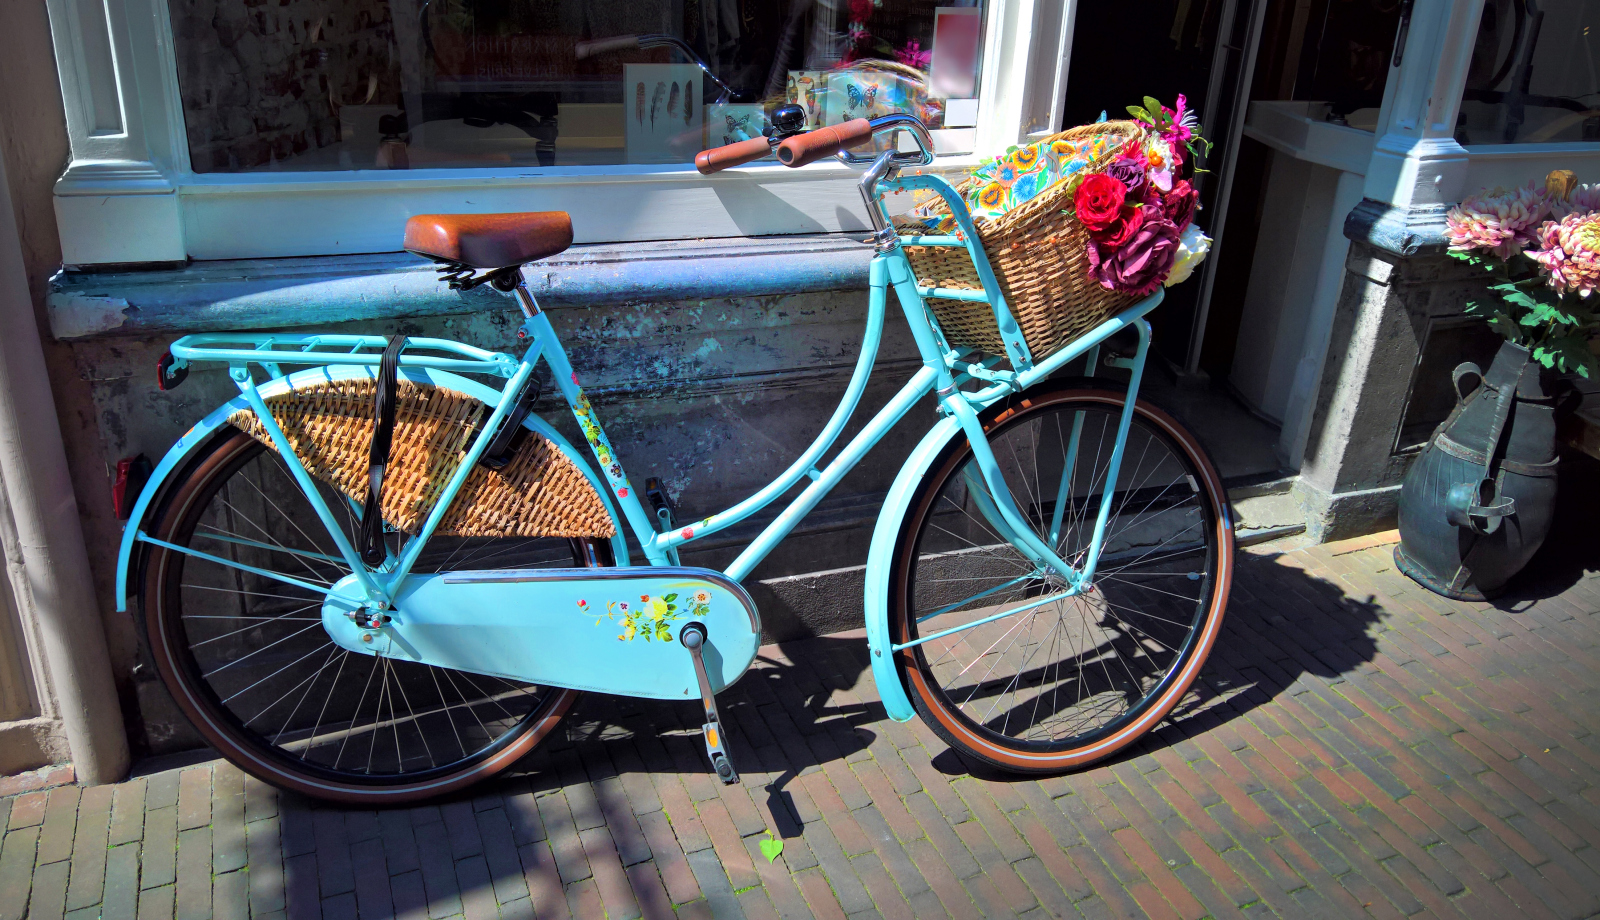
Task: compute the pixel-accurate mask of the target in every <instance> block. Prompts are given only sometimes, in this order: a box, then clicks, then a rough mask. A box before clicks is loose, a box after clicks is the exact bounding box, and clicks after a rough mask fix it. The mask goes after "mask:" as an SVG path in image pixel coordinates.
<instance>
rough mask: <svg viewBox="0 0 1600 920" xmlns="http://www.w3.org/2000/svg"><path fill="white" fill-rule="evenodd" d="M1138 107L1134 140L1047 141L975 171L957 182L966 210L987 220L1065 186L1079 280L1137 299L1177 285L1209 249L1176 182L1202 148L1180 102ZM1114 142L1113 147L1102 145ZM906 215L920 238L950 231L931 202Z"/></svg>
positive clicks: (1191, 203)
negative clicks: (1076, 234) (1077, 246)
mask: <svg viewBox="0 0 1600 920" xmlns="http://www.w3.org/2000/svg"><path fill="white" fill-rule="evenodd" d="M1144 103H1145V104H1144V105H1143V106H1129V107H1128V112H1129V114H1131V115H1132V116H1133V117H1134V119H1135V120H1136V121H1137V122H1138V123H1139V125H1140V126H1141V127H1142V128H1143V129H1144V130H1143V131H1142V132H1141V135H1142V136H1141V137H1139V138H1135V139H1132V140H1127V141H1123V140H1121V139H1120V136H1118V135H1114V134H1098V135H1089V136H1085V137H1080V138H1075V139H1062V138H1056V139H1052V140H1045V141H1040V142H1039V143H1036V144H1028V145H1025V146H1020V147H1012V148H1011V149H1009V150H1007V151H1006V152H1005V153H1004V154H1003V155H1001V156H999V157H996V158H994V159H992V160H989V161H988V162H986V163H984V164H983V165H981V166H979V167H978V168H977V169H976V170H974V171H973V173H972V178H971V180H970V181H968V182H966V183H964V184H963V186H962V189H963V192H964V197H965V200H966V204H967V210H968V211H970V212H971V213H972V216H973V217H974V218H987V219H989V220H995V219H997V218H999V217H1000V216H1001V215H1002V214H1005V213H1006V212H1007V211H1011V210H1013V209H1015V208H1017V207H1020V206H1021V205H1023V204H1025V203H1027V202H1028V201H1031V200H1033V199H1034V198H1036V197H1038V196H1039V195H1040V194H1042V193H1044V192H1045V191H1046V190H1050V189H1054V188H1055V187H1057V186H1059V185H1062V184H1063V183H1065V188H1066V191H1067V194H1068V196H1069V200H1070V201H1071V203H1072V206H1073V211H1074V212H1075V214H1076V216H1077V219H1078V222H1079V223H1081V224H1082V225H1083V227H1084V229H1085V230H1087V231H1088V234H1089V242H1088V245H1087V255H1088V264H1089V276H1090V277H1091V278H1093V279H1094V280H1095V281H1096V282H1098V283H1099V284H1100V286H1101V287H1103V288H1105V289H1106V290H1108V291H1115V292H1117V293H1122V294H1130V295H1133V296H1136V297H1143V296H1146V295H1148V294H1151V293H1153V292H1154V291H1155V289H1156V288H1158V287H1161V286H1162V285H1163V284H1166V285H1169V286H1170V285H1173V284H1177V283H1179V282H1181V281H1185V280H1187V279H1188V278H1189V276H1190V274H1191V273H1193V271H1194V267H1195V266H1196V265H1198V264H1199V263H1200V262H1201V261H1202V260H1203V259H1205V257H1206V253H1207V252H1209V251H1210V249H1211V239H1210V238H1209V237H1207V236H1206V235H1205V234H1204V233H1203V232H1201V230H1200V228H1199V227H1197V226H1195V225H1194V213H1195V211H1196V210H1197V209H1198V208H1199V200H1198V195H1197V194H1196V192H1195V189H1194V187H1193V186H1192V185H1190V183H1189V181H1188V180H1187V179H1181V178H1178V177H1179V175H1181V174H1182V172H1183V165H1184V163H1185V161H1186V160H1187V159H1188V158H1191V157H1193V156H1195V155H1196V154H1198V153H1199V152H1201V150H1202V149H1203V148H1208V147H1209V146H1210V145H1209V142H1207V141H1206V140H1205V139H1204V138H1202V137H1201V136H1200V135H1199V133H1198V127H1199V119H1198V118H1197V117H1196V115H1195V112H1194V110H1193V109H1190V108H1189V107H1188V101H1187V100H1186V99H1185V98H1184V97H1183V96H1181V95H1180V96H1178V101H1177V107H1176V108H1173V109H1169V108H1166V107H1165V106H1163V105H1161V104H1160V103H1159V102H1157V101H1156V100H1155V99H1152V98H1149V97H1145V100H1144ZM1104 120H1105V117H1104V116H1103V115H1102V116H1101V121H1102V122H1103V121H1104ZM1118 144H1120V145H1121V146H1120V149H1117V148H1115V147H1113V146H1111V145H1118ZM1108 158H1109V162H1108ZM1097 164H1098V165H1097ZM1062 213H1068V212H1065V211H1063V212H1062ZM912 217H914V218H919V219H923V223H924V225H925V230H924V231H923V232H928V233H949V232H953V229H954V221H953V220H951V219H950V218H949V216H948V215H947V214H945V213H944V212H943V211H942V210H940V209H938V208H937V206H935V207H934V208H932V209H927V210H925V211H923V212H922V213H919V211H913V212H912Z"/></svg>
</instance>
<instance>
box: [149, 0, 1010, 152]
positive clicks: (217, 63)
mask: <svg viewBox="0 0 1600 920" xmlns="http://www.w3.org/2000/svg"><path fill="white" fill-rule="evenodd" d="M169 8H170V10H171V15H172V29H173V36H174V46H175V52H176V55H177V62H178V83H179V87H180V90H181V94H182V99H183V111H184V120H185V127H186V129H187V134H188V142H189V154H190V160H191V163H192V166H193V168H194V170H195V171H196V172H203V173H204V172H259V171H266V170H355V169H408V168H409V169H424V168H439V167H494V166H524V167H530V166H531V167H540V166H608V165H615V164H641V163H669V164H671V163H682V164H688V163H690V162H692V161H693V159H694V155H695V153H697V152H698V151H700V150H702V149H704V148H706V147H714V146H719V145H721V144H724V143H732V142H734V141H737V140H743V139H744V138H746V137H747V136H752V135H755V134H759V133H761V132H762V130H763V128H764V126H765V125H766V118H767V116H768V115H769V114H770V112H771V111H772V109H774V108H775V107H776V106H778V105H781V104H782V103H784V102H785V101H794V102H798V103H799V104H801V105H803V106H804V107H805V108H806V112H807V116H808V121H809V125H810V126H812V127H817V126H821V125H826V124H835V123H838V122H841V121H847V120H849V119H851V118H857V117H861V116H863V115H870V116H877V115H884V114H888V113H890V112H910V113H912V114H915V115H917V116H919V117H921V118H922V119H923V120H924V121H925V122H927V123H928V124H929V126H930V127H933V128H936V129H946V130H945V131H944V132H943V133H942V134H941V135H940V136H939V137H940V147H941V150H943V151H944V152H959V151H964V150H970V149H971V140H972V138H971V136H972V135H973V133H974V132H973V131H972V130H970V129H971V128H973V127H974V126H975V125H976V120H977V98H978V94H979V86H978V76H979V73H980V68H981V63H982V62H981V60H980V58H981V49H982V47H983V42H982V39H983V35H982V31H983V29H982V27H983V21H984V8H983V0H787V2H782V0H344V2H331V0H273V2H271V3H260V2H255V3H252V2H243V3H241V2H238V0H170V2H169Z"/></svg>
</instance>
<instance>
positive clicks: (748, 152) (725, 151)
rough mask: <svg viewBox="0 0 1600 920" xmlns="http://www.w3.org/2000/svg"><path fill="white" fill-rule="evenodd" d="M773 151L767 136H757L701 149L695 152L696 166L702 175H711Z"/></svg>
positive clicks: (757, 158)
mask: <svg viewBox="0 0 1600 920" xmlns="http://www.w3.org/2000/svg"><path fill="white" fill-rule="evenodd" d="M771 152H772V143H771V142H770V141H768V140H767V139H766V138H765V137H761V136H756V137H752V138H750V139H749V140H747V141H739V142H738V143H736V144H727V145H726V146H722V147H713V148H711V149H710V150H702V151H700V152H699V153H697V154H695V157H694V168H695V169H698V170H700V174H701V175H703V176H709V175H711V174H712V173H714V172H721V171H722V170H724V169H731V168H733V167H735V166H743V165H744V164H746V163H749V162H751V161H753V160H759V159H761V158H762V157H764V156H766V155H767V154H769V153H771Z"/></svg>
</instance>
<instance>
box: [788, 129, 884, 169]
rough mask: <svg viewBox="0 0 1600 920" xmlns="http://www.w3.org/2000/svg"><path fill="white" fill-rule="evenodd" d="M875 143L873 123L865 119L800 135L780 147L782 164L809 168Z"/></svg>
mask: <svg viewBox="0 0 1600 920" xmlns="http://www.w3.org/2000/svg"><path fill="white" fill-rule="evenodd" d="M870 140H872V122H870V121H868V120H866V119H865V118H857V119H855V120H854V121H847V122H845V123H844V124H842V125H830V126H828V127H826V128H818V129H816V130H815V131H807V132H806V133H804V134H796V135H795V136H794V137H791V138H789V139H788V140H786V141H784V142H783V143H781V144H779V145H778V161H779V162H780V163H782V164H783V165H785V166H795V167H799V166H805V165H806V164H808V163H815V162H816V161H818V160H820V159H822V158H823V157H831V156H833V155H834V154H836V153H838V152H839V151H841V150H848V149H849V148H851V147H860V146H861V145H862V144H865V143H867V142H868V141H870Z"/></svg>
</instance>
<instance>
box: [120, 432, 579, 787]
mask: <svg viewBox="0 0 1600 920" xmlns="http://www.w3.org/2000/svg"><path fill="white" fill-rule="evenodd" d="M230 432H231V434H230ZM216 437H217V439H216V441H215V442H214V443H213V445H212V446H210V447H208V448H207V449H206V450H207V453H206V454H205V455H204V456H202V457H201V458H200V459H199V460H198V461H196V462H194V463H193V464H191V466H190V467H189V470H188V472H187V473H186V474H185V476H184V479H183V480H182V482H180V483H179V484H178V486H177V487H176V488H175V489H173V491H172V493H171V496H170V497H169V498H168V499H167V500H166V502H165V504H164V505H163V507H162V509H161V510H160V511H159V512H158V513H157V517H156V520H157V521H158V524H157V526H156V529H155V534H154V535H155V536H156V537H157V539H161V540H164V541H167V542H173V541H172V540H171V539H170V538H171V537H172V536H174V531H176V530H177V529H178V528H180V527H181V526H182V525H183V524H184V522H185V520H186V518H187V517H188V516H189V515H190V514H191V513H192V512H193V511H195V510H196V509H195V502H196V501H198V500H200V499H202V498H204V497H206V496H207V495H208V494H210V490H209V488H208V487H209V485H210V483H211V482H212V481H213V479H214V478H215V477H217V476H223V477H226V476H228V475H231V474H232V473H233V472H234V471H235V470H236V469H237V468H238V467H239V466H242V465H243V464H244V463H245V462H247V461H248V460H249V459H250V458H251V456H253V454H252V452H251V448H252V447H255V448H258V449H260V450H265V449H266V448H264V447H261V445H260V444H259V442H257V441H256V440H255V439H254V438H251V437H250V436H249V435H247V434H245V433H244V432H242V431H238V430H236V429H231V428H229V429H224V430H223V431H222V432H221V433H219V434H218V435H217V436H216ZM180 555H181V554H179V553H177V552H175V551H173V550H168V549H165V548H163V547H160V546H155V545H153V544H148V545H147V547H146V554H145V557H144V565H143V569H144V584H143V589H142V591H141V594H140V599H141V607H142V609H143V613H144V620H145V635H146V638H147V640H148V641H149V643H150V656H151V658H153V659H154V661H155V666H156V671H157V673H159V674H160V675H161V679H162V682H163V683H164V684H165V685H166V688H167V690H168V692H169V693H171V695H172V698H173V700H174V701H175V702H176V703H177V704H178V708H179V709H180V710H182V711H183V714H184V715H185V716H187V717H188V718H189V721H190V723H191V724H193V725H194V727H195V729H196V730H197V731H199V732H200V734H201V736H202V737H204V738H205V739H206V741H207V742H209V743H210V744H211V746H212V747H214V748H216V749H217V751H218V752H219V753H221V754H222V756H223V757H224V758H226V759H227V760H228V761H229V762H231V763H233V764H234V765H235V766H237V767H239V768H240V769H241V770H243V771H245V772H246V773H249V774H250V775H251V776H254V777H255V778H256V779H259V780H261V781H262V782H264V783H268V784H270V785H273V786H276V787H278V788H280V789H291V790H294V791H296V792H300V793H303V794H305V795H308V796H312V797H314V798H319V799H324V800H328V801H334V802H344V803H368V804H400V803H404V802H411V801H416V800H418V799H423V798H431V797H433V796H437V795H443V794H445V793H447V792H451V791H454V790H457V789H461V788H463V787H465V786H469V785H471V784H473V783H476V782H478V781H480V780H484V779H487V778H489V777H491V776H494V775H495V774H496V773H499V772H500V771H501V770H504V769H505V768H507V767H509V766H510V765H512V764H514V763H516V762H517V761H518V760H519V759H521V758H522V757H523V756H525V755H526V754H527V753H528V752H529V751H532V750H533V749H534V748H535V747H537V746H538V745H539V744H540V742H542V741H544V739H545V738H546V737H548V736H549V734H550V733H551V732H552V731H554V730H555V728H556V726H557V725H558V724H560V722H561V719H562V717H563V716H565V715H566V713H567V710H568V709H571V708H572V704H573V702H574V701H575V700H577V698H578V697H579V696H580V693H579V692H578V691H576V690H552V691H551V696H550V698H549V699H547V700H546V701H544V702H542V703H541V704H540V706H539V710H540V713H541V714H540V715H539V717H538V718H537V719H534V720H533V721H532V722H531V723H530V724H529V725H528V726H526V727H525V728H523V729H522V730H521V732H522V733H521V734H520V735H519V736H517V737H516V738H514V739H512V741H511V742H510V743H508V744H506V745H505V746H504V747H502V748H500V749H499V750H497V751H495V752H494V753H493V754H491V755H490V756H488V757H486V758H484V759H482V760H480V761H477V762H474V763H472V764H470V765H469V766H467V767H464V768H463V769H462V770H460V771H459V772H457V773H453V774H449V775H445V776H436V777H430V778H429V779H427V780H425V781H421V782H416V783H395V784H393V785H382V786H377V785H372V786H366V785H360V784H356V783H341V782H337V781H334V780H327V779H323V778H321V777H311V776H307V775H304V774H301V773H297V772H295V771H293V770H290V769H288V768H287V767H286V766H285V765H284V764H282V763H280V762H279V761H278V760H277V759H275V758H269V757H264V756H262V754H261V753H260V752H259V751H257V750H256V749H255V744H253V743H252V742H250V741H248V740H247V739H245V738H243V737H242V736H241V734H240V731H239V729H238V728H237V727H235V726H233V725H231V724H229V723H228V722H227V720H225V719H221V718H219V717H218V715H217V714H216V713H215V712H214V711H213V708H212V706H211V704H210V703H209V702H208V701H206V700H205V699H204V698H203V696H202V695H201V694H200V693H199V692H198V690H197V688H196V687H195V686H193V684H192V678H191V677H190V676H189V675H188V674H187V672H186V669H185V666H184V663H183V659H184V658H186V657H187V653H186V652H184V651H180V650H179V649H178V648H177V647H176V645H175V639H176V637H175V636H174V635H172V634H171V630H172V628H174V627H177V628H181V626H180V625H179V624H174V623H170V622H167V612H166V606H165V605H164V603H163V596H164V594H165V592H166V591H167V590H169V589H170V587H171V586H170V585H169V580H170V576H171V574H172V569H171V565H172V563H173V561H175V560H176V559H177V558H178V557H179V556H180Z"/></svg>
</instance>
